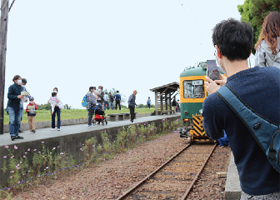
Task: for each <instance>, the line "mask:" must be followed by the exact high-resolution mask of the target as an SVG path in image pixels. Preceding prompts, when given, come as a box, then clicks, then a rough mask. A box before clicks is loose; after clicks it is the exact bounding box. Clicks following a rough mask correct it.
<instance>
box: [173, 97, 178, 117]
mask: <svg viewBox="0 0 280 200" xmlns="http://www.w3.org/2000/svg"><path fill="white" fill-rule="evenodd" d="M172 106H173V109H174V112H175V113H176V112H177V110H176V107H177V102H176V96H175V97H174V99H173V101H172ZM175 113H174V114H175Z"/></svg>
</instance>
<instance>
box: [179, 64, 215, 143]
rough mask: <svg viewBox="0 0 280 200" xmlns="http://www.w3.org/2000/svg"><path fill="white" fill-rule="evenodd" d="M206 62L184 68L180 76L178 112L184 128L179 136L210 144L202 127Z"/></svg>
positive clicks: (205, 95)
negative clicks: (179, 111)
mask: <svg viewBox="0 0 280 200" xmlns="http://www.w3.org/2000/svg"><path fill="white" fill-rule="evenodd" d="M206 69H207V62H200V63H199V64H198V65H197V66H195V67H188V68H186V69H185V70H184V71H183V72H182V73H181V75H180V110H181V118H182V120H184V122H185V125H186V126H185V127H183V128H180V130H179V132H180V134H181V135H180V136H181V137H182V138H185V139H188V140H189V141H198V142H212V140H211V139H210V138H209V137H207V135H206V133H205V130H204V128H203V125H202V120H203V117H202V116H201V114H202V103H203V101H204V99H205V98H206V97H207V91H206V89H205V85H204V82H205V81H206V78H205V76H206Z"/></svg>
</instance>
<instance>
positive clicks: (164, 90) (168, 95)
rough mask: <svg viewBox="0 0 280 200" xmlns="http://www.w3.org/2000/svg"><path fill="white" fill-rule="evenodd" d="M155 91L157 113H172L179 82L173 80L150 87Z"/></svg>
mask: <svg viewBox="0 0 280 200" xmlns="http://www.w3.org/2000/svg"><path fill="white" fill-rule="evenodd" d="M150 90H151V91H152V92H154V93H155V112H154V114H155V115H163V114H172V113H174V112H175V111H174V110H173V109H172V101H173V99H174V97H175V96H176V95H177V94H178V91H179V83H178V82H173V83H169V84H166V85H163V86H159V87H155V88H153V89H150Z"/></svg>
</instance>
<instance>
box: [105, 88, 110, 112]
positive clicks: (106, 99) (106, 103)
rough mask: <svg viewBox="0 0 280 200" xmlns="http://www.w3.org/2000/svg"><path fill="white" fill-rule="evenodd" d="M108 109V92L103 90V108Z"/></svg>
mask: <svg viewBox="0 0 280 200" xmlns="http://www.w3.org/2000/svg"><path fill="white" fill-rule="evenodd" d="M106 108H107V110H109V96H108V93H107V92H105V94H104V110H106Z"/></svg>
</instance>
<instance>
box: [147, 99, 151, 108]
mask: <svg viewBox="0 0 280 200" xmlns="http://www.w3.org/2000/svg"><path fill="white" fill-rule="evenodd" d="M151 102H152V101H151V98H150V97H148V100H147V105H148V108H149V109H150V108H151Z"/></svg>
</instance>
